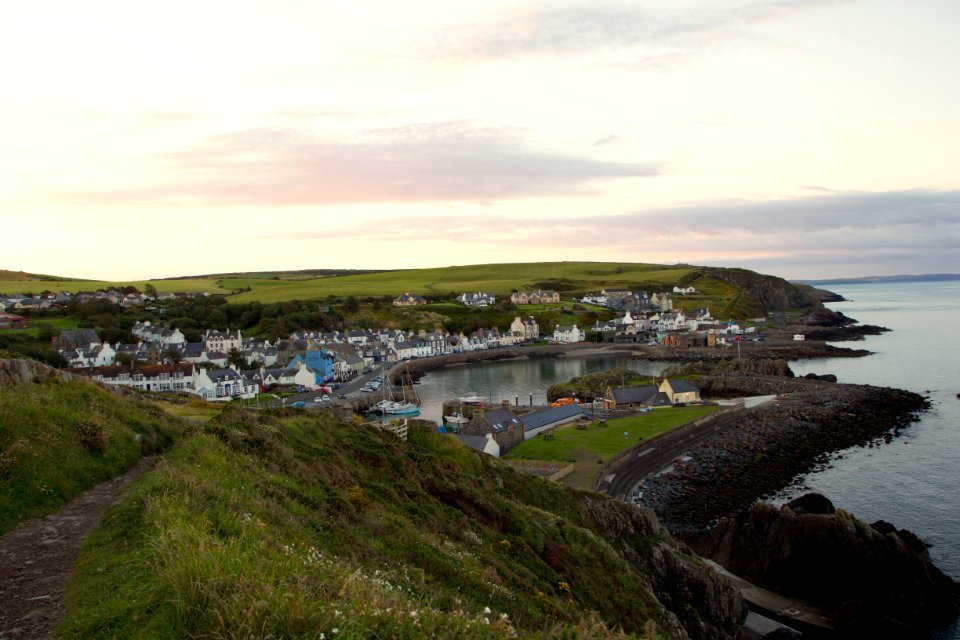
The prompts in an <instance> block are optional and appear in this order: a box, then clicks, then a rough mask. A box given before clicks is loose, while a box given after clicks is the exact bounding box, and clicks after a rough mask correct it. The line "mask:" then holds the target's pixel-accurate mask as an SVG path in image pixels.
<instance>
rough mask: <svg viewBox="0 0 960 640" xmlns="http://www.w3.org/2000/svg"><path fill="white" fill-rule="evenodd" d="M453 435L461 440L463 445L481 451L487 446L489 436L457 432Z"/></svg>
mask: <svg viewBox="0 0 960 640" xmlns="http://www.w3.org/2000/svg"><path fill="white" fill-rule="evenodd" d="M453 437H454V438H456V439H457V440H459V441H460V442H461V443H462V444H463V445H465V446H467V447H470V448H471V449H473V450H474V451H479V452H481V453H483V449H484V447H486V446H487V436H467V435H464V434H462V433H457V434H454V436H453Z"/></svg>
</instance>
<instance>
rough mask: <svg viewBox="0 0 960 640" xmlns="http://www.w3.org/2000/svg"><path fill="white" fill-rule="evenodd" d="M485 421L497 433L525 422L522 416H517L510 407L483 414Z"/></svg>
mask: <svg viewBox="0 0 960 640" xmlns="http://www.w3.org/2000/svg"><path fill="white" fill-rule="evenodd" d="M483 421H484V422H486V423H487V425H488V426H489V427H490V428H491V429H493V430H494V432H496V433H500V432H501V431H506V430H507V429H511V428H513V427H518V426H521V425H522V424H523V423H522V422H521V420H520V418H518V417H517V416H515V415H514V414H513V412H512V411H510V410H509V409H503V408H501V409H494V410H493V411H487V412H486V413H484V414H483Z"/></svg>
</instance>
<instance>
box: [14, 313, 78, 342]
mask: <svg viewBox="0 0 960 640" xmlns="http://www.w3.org/2000/svg"><path fill="white" fill-rule="evenodd" d="M42 323H46V324H49V325H50V326H51V327H53V328H54V329H55V330H56V331H61V330H63V329H76V328H77V327H79V326H80V320H79V319H78V318H58V317H50V318H41V317H28V318H27V327H26V328H25V329H0V334H5V333H6V334H16V335H21V336H23V335H26V336H30V337H31V338H36V337H37V334H38V333H39V332H40V327H39V326H38V325H40V324H42Z"/></svg>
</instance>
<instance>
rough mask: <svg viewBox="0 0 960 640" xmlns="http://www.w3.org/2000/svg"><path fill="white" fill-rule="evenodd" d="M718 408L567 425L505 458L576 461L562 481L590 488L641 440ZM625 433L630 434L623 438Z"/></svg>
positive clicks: (672, 410) (695, 407)
mask: <svg viewBox="0 0 960 640" xmlns="http://www.w3.org/2000/svg"><path fill="white" fill-rule="evenodd" d="M716 409H717V407H715V406H699V405H691V406H685V407H672V408H669V409H656V410H653V411H649V412H646V413H640V414H638V415H636V416H630V417H626V418H615V419H612V420H608V421H607V423H606V426H600V425H599V424H598V423H597V422H591V423H590V424H589V425H587V426H586V428H585V429H578V428H576V427H574V426H572V425H571V426H566V427H563V428H561V429H555V430H553V431H552V432H551V433H552V435H553V439H547V438H544V437H543V434H541V435H539V436H537V437H535V438H531V439H529V440H525V441H523V442H522V443H520V444H519V445H517V446H516V447H514V448H513V449H511V450H510V453H508V454H507V455H506V456H504V457H505V458H507V459H511V460H513V459H524V460H557V461H564V462H573V463H574V471H573V473H572V474H570V475H569V476H567V477H565V478H564V479H563V480H564V482H565V483H566V484H569V485H570V486H574V487H577V488H582V489H585V488H589V486H590V482H591V481H592V480H593V476H594V475H595V474H596V472H597V471H598V470H599V468H600V466H601V465H602V463H603V462H606V461H607V460H609V459H610V458H612V457H613V456H615V455H616V454H618V453H620V452H621V451H623V450H625V449H628V448H630V447H632V446H633V445H635V444H636V443H637V441H638V440H640V439H644V440H645V439H647V438H649V437H651V436H655V435H657V434H658V433H662V432H664V431H667V430H668V429H672V428H674V427H676V426H679V425H681V424H684V423H686V422H689V421H691V420H696V419H697V418H700V417H702V416H704V415H707V414H708V413H711V412H712V411H715V410H716ZM624 433H626V434H627V435H626V436H624Z"/></svg>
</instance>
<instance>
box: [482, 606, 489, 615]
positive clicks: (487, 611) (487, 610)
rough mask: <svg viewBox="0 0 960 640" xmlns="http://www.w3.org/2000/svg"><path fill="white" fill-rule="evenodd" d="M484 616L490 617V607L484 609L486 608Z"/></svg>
mask: <svg viewBox="0 0 960 640" xmlns="http://www.w3.org/2000/svg"><path fill="white" fill-rule="evenodd" d="M483 615H485V616H488V615H490V607H484V608H483Z"/></svg>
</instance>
